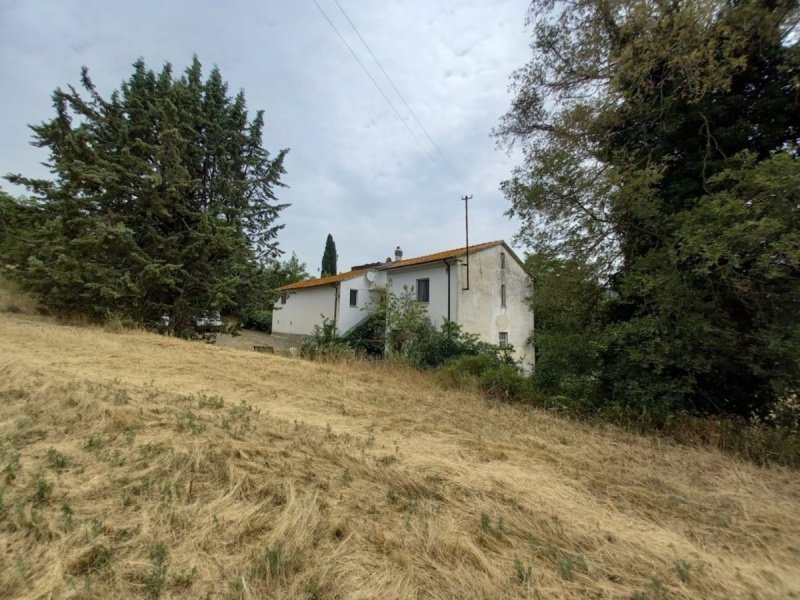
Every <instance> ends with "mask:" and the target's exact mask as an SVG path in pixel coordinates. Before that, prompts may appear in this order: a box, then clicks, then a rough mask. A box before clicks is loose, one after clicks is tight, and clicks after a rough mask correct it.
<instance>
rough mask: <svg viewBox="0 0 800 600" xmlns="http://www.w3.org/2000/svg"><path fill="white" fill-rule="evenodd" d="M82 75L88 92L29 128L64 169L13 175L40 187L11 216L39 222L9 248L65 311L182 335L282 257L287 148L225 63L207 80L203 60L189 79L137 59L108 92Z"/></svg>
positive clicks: (240, 295) (67, 95)
mask: <svg viewBox="0 0 800 600" xmlns="http://www.w3.org/2000/svg"><path fill="white" fill-rule="evenodd" d="M81 84H82V87H83V90H84V95H81V94H80V93H79V92H78V91H77V90H75V89H74V88H72V87H70V88H69V91H63V90H61V89H57V90H56V91H55V92H54V93H53V101H54V105H55V109H56V116H55V117H54V118H53V119H52V120H50V121H45V122H44V123H42V124H40V125H36V126H34V127H33V131H34V136H35V141H34V143H35V144H36V145H37V146H40V147H45V148H47V149H48V150H49V153H50V159H49V163H50V165H51V168H52V171H53V173H54V179H53V180H44V179H31V178H27V177H23V176H21V175H13V176H9V177H8V179H9V180H10V181H12V182H13V183H17V184H21V185H24V186H26V187H27V188H28V189H29V190H30V192H31V193H32V194H33V198H32V200H31V201H30V206H31V207H32V208H31V210H27V209H25V210H23V211H22V213H23V214H22V216H20V215H19V212H20V211H19V210H17V209H15V210H16V213H15V214H16V216H14V218H15V219H18V220H19V219H22V220H23V221H25V222H29V221H30V222H33V223H34V227H33V228H32V230H29V231H27V232H26V233H25V235H24V236H22V242H20V243H19V244H17V245H15V246H14V247H13V248H11V250H6V249H5V248H4V249H3V250H0V251H2V252H4V253H6V254H10V255H11V256H12V258H13V260H14V263H15V265H16V270H15V273H16V277H17V278H18V279H19V280H20V281H22V282H23V283H24V284H25V285H26V286H27V287H28V288H29V289H31V290H33V291H35V292H37V293H38V294H39V296H40V298H41V301H42V302H43V303H44V304H45V305H47V306H49V307H51V308H53V309H55V310H57V311H60V312H65V313H82V314H86V315H88V316H89V317H91V318H93V319H97V320H102V319H104V318H105V316H106V315H107V314H109V313H111V314H117V315H124V316H125V317H128V318H131V319H133V320H134V321H135V322H138V323H141V324H143V325H145V326H148V327H155V326H156V325H157V324H159V323H160V322H161V317H162V316H163V315H168V316H169V317H170V318H169V325H168V328H169V330H170V331H171V332H173V333H175V334H178V335H188V334H191V332H192V330H193V329H194V325H195V322H196V320H197V319H198V318H199V317H202V315H204V314H206V313H209V312H217V311H221V310H222V311H227V312H231V313H240V312H241V311H242V307H245V306H248V305H250V304H252V303H253V298H254V295H255V294H256V293H257V292H259V291H260V290H259V288H258V286H257V283H258V273H259V272H260V270H261V269H262V265H263V264H265V263H267V262H269V261H270V260H272V259H274V258H275V257H276V256H277V254H278V249H277V244H276V241H275V239H276V236H277V233H278V231H279V230H280V228H281V227H282V226H281V225H278V224H277V218H278V215H279V213H280V211H281V210H282V209H283V208H284V207H285V205H282V204H279V203H278V202H277V201H276V197H275V189H276V188H277V187H280V186H282V185H283V184H282V183H281V181H280V178H281V176H282V175H283V173H284V169H283V161H284V157H285V155H286V150H282V151H281V152H279V153H278V155H277V156H276V157H275V158H274V159H273V158H270V156H269V153H268V152H267V151H266V150H264V148H263V147H262V143H261V137H262V130H263V125H264V122H263V114H262V112H260V111H259V112H257V113H256V114H255V116H254V117H252V118H250V117H249V116H248V113H247V110H246V105H245V98H244V94H243V93H242V92H240V93H238V94H237V95H236V96H235V97H231V96H229V95H228V92H227V84H226V83H225V82H224V81H223V79H222V76H221V74H220V72H219V71H218V70H217V69H216V68H214V69H212V71H211V73H210V74H209V76H208V78H207V79H206V80H205V81H203V79H202V73H201V65H200V62H199V61H198V60H197V59H196V58H195V59H194V61H193V62H192V64H191V66H190V67H189V68H188V69H187V70H186V72H185V74H184V75H183V76H182V77H179V78H175V77H173V74H172V68H171V66H170V65H169V64H167V65H165V66H164V68H163V69H162V70H161V72H160V73H156V72H154V71H151V70H148V69H147V68H146V67H145V64H144V62H143V61H142V60H138V61H137V62H136V63H135V64H134V72H133V74H132V75H131V77H130V78H129V79H128V80H127V81H125V82H124V83H123V84H122V86H121V88H120V89H119V90H118V91H115V92H114V93H112V94H111V96H110V97H108V98H104V97H102V96H101V95H100V94H99V92H98V91H97V89H96V88H95V86H94V84H93V83H92V81H91V79H90V78H89V75H88V71H87V69H85V68H84V69H83V71H82V77H81ZM18 204H19V203H18ZM3 205H4V207H5V208H4V211H5V212H8V211H7V210H6V208H7V207H8V202H7V201H6V200H4V201H3ZM26 206H27V205H26ZM12 212H13V211H12ZM23 229H24V228H23Z"/></svg>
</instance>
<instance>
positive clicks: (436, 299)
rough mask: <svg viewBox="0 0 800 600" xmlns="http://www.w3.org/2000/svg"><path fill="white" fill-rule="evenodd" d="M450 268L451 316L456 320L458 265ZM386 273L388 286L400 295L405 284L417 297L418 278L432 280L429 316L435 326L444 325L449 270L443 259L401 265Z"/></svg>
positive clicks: (428, 308) (428, 305) (428, 306)
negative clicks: (447, 270)
mask: <svg viewBox="0 0 800 600" xmlns="http://www.w3.org/2000/svg"><path fill="white" fill-rule="evenodd" d="M450 262H451V263H452V262H453V261H452V260H451V261H450ZM450 269H451V274H450V279H451V294H450V310H451V315H450V318H451V319H453V320H455V308H456V298H455V293H454V292H455V290H456V289H457V287H456V285H457V282H456V281H455V280H457V279H458V277H457V274H456V271H457V270H458V267H457V266H456V265H452V266H451V267H450ZM384 273H386V276H387V278H388V279H387V282H386V287H387V288H389V289H391V290H392V291H393V292H394V293H395V294H397V295H398V296H399V295H400V294H402V293H403V286H408V289H409V290H410V289H413V290H414V297H416V293H417V279H426V278H427V279H428V280H429V281H430V284H429V289H430V294H429V296H428V298H429V302H428V304H427V306H426V308H427V310H428V316H429V317H430V319H431V322H432V323H433V324H434V326H436V327H441V326H442V323H444V320H445V319H446V318H447V272H446V270H445V265H444V263H443V262H442V261H439V262H435V263H427V264H424V265H415V266H411V267H400V268H398V269H391V270H388V271H384Z"/></svg>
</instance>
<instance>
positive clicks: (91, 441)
mask: <svg viewBox="0 0 800 600" xmlns="http://www.w3.org/2000/svg"><path fill="white" fill-rule="evenodd" d="M102 447H103V441H102V440H101V439H99V438H96V437H94V436H89V437H88V438H86V441H85V442H84V443H83V449H84V450H86V451H87V452H92V451H93V450H99V449H100V448H102Z"/></svg>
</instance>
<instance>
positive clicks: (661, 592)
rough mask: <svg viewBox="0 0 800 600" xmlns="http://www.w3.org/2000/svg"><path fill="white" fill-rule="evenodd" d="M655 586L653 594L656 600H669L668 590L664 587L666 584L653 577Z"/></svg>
mask: <svg viewBox="0 0 800 600" xmlns="http://www.w3.org/2000/svg"><path fill="white" fill-rule="evenodd" d="M651 584H652V586H653V594H654V596H653V597H654V598H655V599H656V600H666V599H667V588H665V587H664V584H663V583H661V580H660V579H658V578H657V577H653V580H652V582H651Z"/></svg>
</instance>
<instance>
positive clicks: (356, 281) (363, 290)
mask: <svg viewBox="0 0 800 600" xmlns="http://www.w3.org/2000/svg"><path fill="white" fill-rule="evenodd" d="M375 275H376V282H377V281H378V280H379V279H380V278H381V275H382V274H380V275H379V274H378V273H377V272H376V273H375ZM376 285H377V283H376V284H370V282H369V281H368V280H367V278H366V277H365V276H364V275H359V276H358V277H354V278H353V279H346V280H345V281H342V282H341V286H342V288H341V289H342V291H341V298H340V300H339V315H338V318H337V320H336V325H337V327H336V332H337V333H338V334H339V335H344V334H345V333H347V332H348V331H350V330H351V329H352V328H353V327H355V326H356V325H358V324H359V323H360V322H361V321H362V320H364V319H365V318H366V317H367V310H366V308H367V307H368V306H370V304H371V301H372V294H371V293H370V292H371V291H372V290H374V289H375V287H376ZM350 290H356V291H357V292H358V298H357V304H356V306H350Z"/></svg>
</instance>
